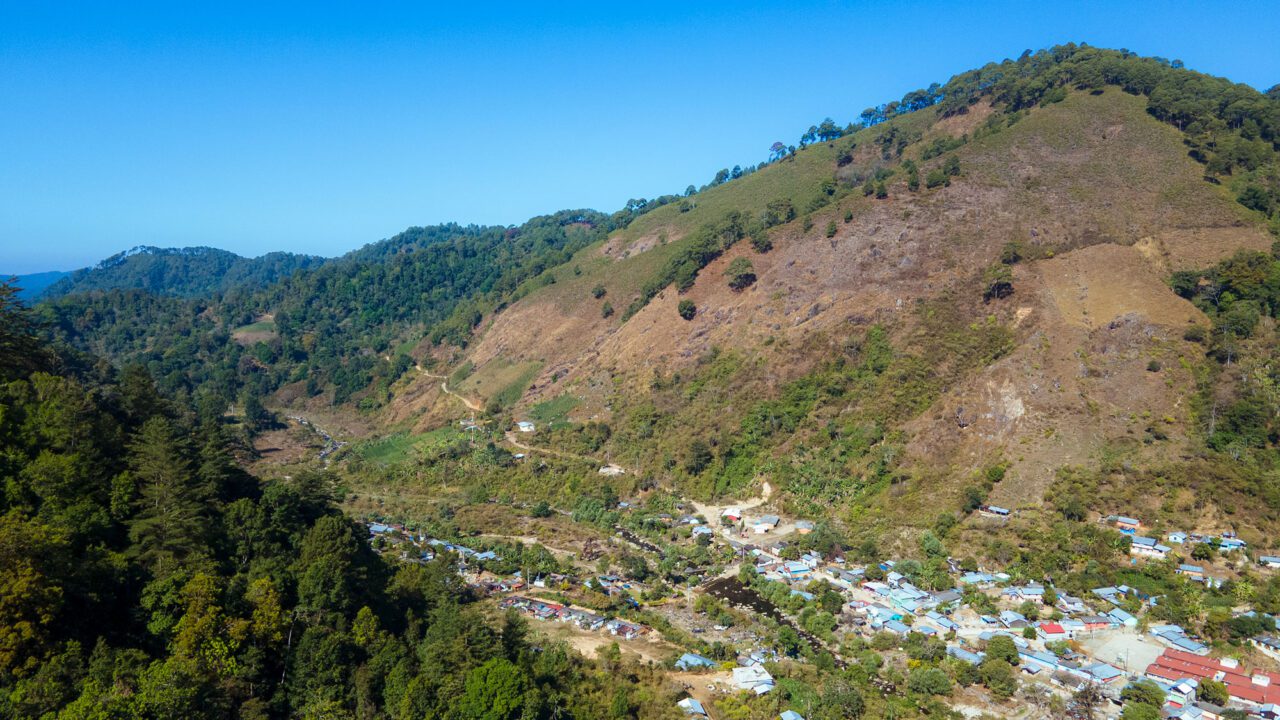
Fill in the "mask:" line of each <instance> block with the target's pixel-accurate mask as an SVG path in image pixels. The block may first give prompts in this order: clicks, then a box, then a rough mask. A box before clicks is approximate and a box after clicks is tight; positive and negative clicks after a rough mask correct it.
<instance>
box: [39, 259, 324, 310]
mask: <svg viewBox="0 0 1280 720" xmlns="http://www.w3.org/2000/svg"><path fill="white" fill-rule="evenodd" d="M323 262H324V258H319V257H315V256H312V255H295V254H293V253H284V252H273V253H267V254H266V255H263V256H262V257H256V258H245V257H240V256H239V255H236V254H235V253H231V252H227V251H226V250H218V249H215V248H208V247H194V248H181V249H174V248H157V247H136V248H133V249H132V250H128V251H126V252H122V253H119V254H116V255H112V256H111V257H109V258H107V259H106V260H103V261H102V262H100V263H98V264H97V265H95V266H93V267H90V268H84V269H82V270H77V271H75V272H73V273H70V274H69V275H67V276H66V277H64V278H61V279H60V280H58V281H57V282H55V283H53V284H52V285H51V286H49V288H48V289H47V290H45V292H44V293H43V294H42V296H43V297H50V298H53V297H60V296H63V295H73V294H77V293H86V292H93V291H102V290H144V291H146V292H149V293H153V294H155V295H163V296H174V297H181V298H195V297H206V298H212V297H215V296H217V295H221V294H222V293H225V292H227V291H229V290H232V289H233V288H244V287H250V288H252V287H261V286H263V285H269V284H271V283H274V282H277V281H280V280H283V279H285V278H287V277H289V276H290V275H292V274H293V273H295V272H297V271H299V270H307V269H312V268H316V267H319V266H320V264H321V263H323Z"/></svg>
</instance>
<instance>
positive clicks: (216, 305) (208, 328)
mask: <svg viewBox="0 0 1280 720" xmlns="http://www.w3.org/2000/svg"><path fill="white" fill-rule="evenodd" d="M610 227H612V225H611V221H610V220H609V218H607V217H606V216H603V215H600V214H599V213H593V212H589V211H565V212H561V213H557V214H555V215H549V216H545V217H539V218H534V219H533V220H530V221H529V222H527V223H525V224H524V225H522V226H520V227H513V228H502V227H477V226H467V227H463V226H458V225H441V226H433V227H429V228H410V229H409V230H406V231H405V232H404V233H401V234H400V235H397V236H396V237H394V238H391V239H388V240H384V241H381V242H378V243H374V244H372V245H369V246H366V247H365V248H362V249H360V250H357V251H355V252H352V253H350V254H349V255H347V256H344V257H342V258H338V259H335V260H331V261H328V262H326V263H324V264H323V265H322V266H320V267H318V268H316V269H314V270H311V271H303V272H297V273H295V274H292V275H290V276H289V277H287V278H284V279H282V280H280V281H278V282H274V283H270V284H266V285H265V286H263V284H261V283H257V282H253V281H250V280H247V279H241V280H237V281H235V282H234V283H232V284H230V285H228V287H227V291H226V292H225V294H223V295H221V296H213V295H204V296H193V297H183V298H178V299H174V298H170V297H164V296H163V295H162V294H160V293H157V292H154V291H149V290H141V289H139V290H127V289H120V288H118V287H116V286H115V285H114V284H113V285H112V287H113V289H108V290H90V291H84V292H76V293H73V294H67V295H62V296H59V297H55V298H53V299H51V300H48V301H46V302H45V303H43V304H41V306H40V307H39V309H38V312H39V314H40V316H41V318H42V321H43V322H42V327H43V328H45V329H46V331H47V332H48V333H49V334H50V335H51V336H52V337H54V338H56V339H57V340H58V341H59V342H63V343H66V344H68V345H70V346H74V347H77V348H80V349H82V350H85V351H89V352H94V353H99V354H102V355H104V356H106V357H110V358H112V359H114V360H116V361H117V362H135V363H141V364H143V365H145V366H146V367H147V369H148V370H149V371H150V372H151V373H152V374H153V375H154V376H155V377H156V378H158V380H159V382H160V383H161V385H162V387H163V388H164V389H165V391H166V392H171V393H179V394H182V395H195V394H199V393H201V392H205V393H213V394H215V395H217V396H218V397H220V398H223V399H224V400H235V399H237V398H239V397H242V396H244V395H246V394H247V395H251V396H254V397H262V396H265V395H267V394H270V393H272V392H275V391H277V390H279V389H281V388H282V387H285V386H292V387H293V389H294V390H293V394H294V395H299V396H302V397H312V396H318V395H324V396H325V397H326V398H327V399H328V400H329V401H330V402H332V403H334V404H343V403H346V402H348V401H349V400H351V399H352V398H353V397H354V398H355V399H357V400H360V401H361V402H362V403H363V406H364V407H366V408H372V407H377V406H379V405H380V404H382V403H383V402H384V401H385V400H386V398H387V397H388V388H389V387H390V384H391V383H392V382H394V381H395V380H396V379H397V378H399V377H400V376H401V375H402V374H403V373H404V372H405V370H407V369H408V368H409V367H412V365H413V361H412V360H411V359H410V355H409V353H408V352H407V350H408V349H410V348H413V347H414V346H415V345H416V344H417V343H419V342H420V341H422V340H423V339H424V338H425V339H426V340H427V342H429V343H433V344H452V345H456V346H465V345H466V344H467V342H468V341H469V339H470V337H471V333H472V331H473V330H474V328H475V325H476V324H477V323H479V321H480V318H481V317H483V315H484V314H485V313H488V312H493V311H494V310H495V309H498V308H501V307H503V306H504V305H505V304H507V303H510V302H512V301H514V300H516V299H518V298H519V297H521V296H522V295H523V294H524V293H527V292H528V291H529V290H530V288H531V287H532V285H531V282H532V281H533V279H534V278H540V279H541V281H542V282H554V281H555V278H554V276H553V275H550V274H546V271H547V270H548V269H550V268H552V267H555V266H557V265H561V264H563V263H565V262H566V261H567V260H568V259H569V258H570V257H571V256H572V255H573V253H574V252H575V251H576V250H578V249H580V248H582V247H585V246H586V245H588V244H590V243H591V242H593V241H595V240H597V239H599V238H600V237H603V235H604V233H606V232H608V230H609V229H610ZM178 256H181V254H180V253H179V254H178ZM135 257H141V256H138V255H135V256H131V257H130V258H127V259H124V260H122V261H121V262H124V263H126V264H128V263H129V261H130V260H132V259H133V258H135ZM162 257H163V256H162Z"/></svg>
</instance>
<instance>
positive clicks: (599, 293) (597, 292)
mask: <svg viewBox="0 0 1280 720" xmlns="http://www.w3.org/2000/svg"><path fill="white" fill-rule="evenodd" d="M606 292H607V291H606V290H605V289H604V286H603V285H597V286H595V287H593V288H591V297H593V298H595V299H597V300H599V299H600V298H602V297H604V294H605V293H606Z"/></svg>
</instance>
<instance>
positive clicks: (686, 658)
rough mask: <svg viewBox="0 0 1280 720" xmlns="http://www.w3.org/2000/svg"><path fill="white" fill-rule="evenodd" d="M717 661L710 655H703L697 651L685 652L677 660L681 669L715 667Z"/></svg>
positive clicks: (677, 664) (677, 665)
mask: <svg viewBox="0 0 1280 720" xmlns="http://www.w3.org/2000/svg"><path fill="white" fill-rule="evenodd" d="M715 666H716V661H715V660H712V659H711V658H709V657H703V656H702V655H698V654H696V653H685V654H683V655H681V656H680V659H679V660H676V667H677V668H680V669H681V670H695V669H697V668H713V667H715Z"/></svg>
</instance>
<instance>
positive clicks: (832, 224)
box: [827, 220, 836, 238]
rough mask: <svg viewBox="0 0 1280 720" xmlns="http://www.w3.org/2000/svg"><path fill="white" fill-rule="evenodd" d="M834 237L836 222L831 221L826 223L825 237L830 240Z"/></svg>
mask: <svg viewBox="0 0 1280 720" xmlns="http://www.w3.org/2000/svg"><path fill="white" fill-rule="evenodd" d="M835 236H836V221H835V220H832V221H831V222H829V223H827V237H829V238H830V237H835Z"/></svg>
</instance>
